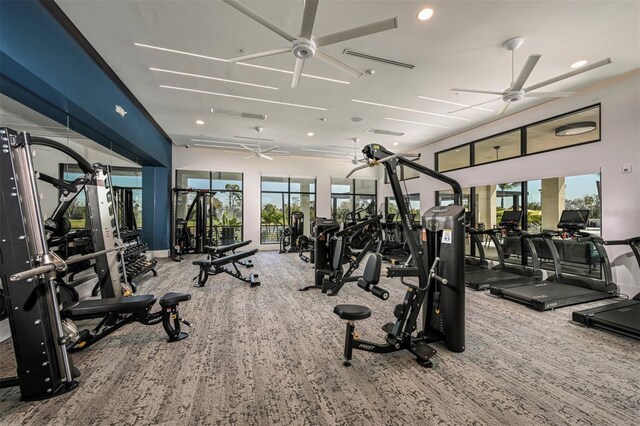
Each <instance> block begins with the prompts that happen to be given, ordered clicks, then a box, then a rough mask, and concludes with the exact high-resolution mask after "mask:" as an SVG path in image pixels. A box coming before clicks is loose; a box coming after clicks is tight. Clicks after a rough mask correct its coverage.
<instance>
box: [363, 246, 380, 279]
mask: <svg viewBox="0 0 640 426" xmlns="http://www.w3.org/2000/svg"><path fill="white" fill-rule="evenodd" d="M381 267H382V255H381V254H380V253H373V254H371V255H369V258H368V259H367V264H366V265H365V266H364V273H363V274H362V279H364V280H365V281H366V282H367V283H368V284H371V285H376V284H378V282H380V269H381Z"/></svg>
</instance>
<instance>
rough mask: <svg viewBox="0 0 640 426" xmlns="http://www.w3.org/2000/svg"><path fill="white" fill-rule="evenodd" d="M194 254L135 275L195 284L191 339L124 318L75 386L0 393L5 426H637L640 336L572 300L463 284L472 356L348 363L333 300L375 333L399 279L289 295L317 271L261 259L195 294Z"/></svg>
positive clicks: (368, 357) (366, 358) (6, 369)
mask: <svg viewBox="0 0 640 426" xmlns="http://www.w3.org/2000/svg"><path fill="white" fill-rule="evenodd" d="M190 260H191V258H190V259H188V261H183V262H182V263H174V262H170V261H162V262H160V265H159V270H158V272H159V274H160V275H159V276H158V277H157V278H148V279H146V280H145V281H144V282H143V283H142V284H141V292H143V293H154V294H156V295H158V296H160V295H161V294H163V293H164V292H168V291H171V290H175V291H188V292H191V293H192V295H193V298H192V300H191V301H189V302H187V303H184V304H182V305H181V306H180V308H181V312H182V316H183V317H184V318H186V319H189V320H191V321H192V322H193V327H192V328H191V329H190V330H188V331H189V332H190V336H189V338H187V339H186V340H183V341H180V342H177V343H166V342H165V340H164V339H165V335H164V332H163V331H162V327H161V326H144V325H140V324H133V325H130V326H127V327H125V328H123V329H121V330H119V331H118V332H116V333H115V334H114V335H112V336H110V337H108V338H107V339H105V340H103V341H102V342H100V343H98V344H96V345H94V346H92V347H90V348H88V349H87V350H86V351H83V352H80V353H78V354H74V355H73V357H74V360H75V363H76V365H77V367H79V368H80V370H81V371H82V377H80V379H79V381H80V387H79V388H78V389H76V390H74V391H73V392H70V393H68V394H65V395H62V396H59V397H57V398H54V399H50V400H46V401H40V402H31V403H26V402H21V401H19V393H18V391H17V390H16V389H4V390H0V424H2V425H20V424H22V425H134V424H135V425H209V424H216V425H218V424H219V425H236V424H238V425H271V424H273V425H364V424H368V425H418V424H420V425H435V424H438V425H463V424H464V425H499V424H500V425H502V424H504V425H532V424H558V425H560V424H571V425H618V426H619V425H638V424H640V373H639V371H640V351H639V350H638V348H639V347H640V345H639V344H638V342H637V341H634V340H632V339H628V338H624V337H620V336H617V335H613V334H609V333H606V332H603V331H598V330H593V329H587V328H583V327H579V326H576V325H575V324H572V323H570V317H571V311H572V310H574V308H571V307H569V308H563V309H559V310H556V311H554V312H545V313H540V312H535V311H533V310H530V309H528V308H526V307H524V306H520V305H518V304H515V303H512V302H508V301H505V300H501V299H496V298H493V297H491V296H489V295H488V294H486V293H484V292H474V291H468V292H467V323H466V327H467V345H466V346H467V350H466V352H464V353H461V354H454V353H451V352H448V351H447V350H446V349H445V348H444V347H443V346H442V345H439V344H435V345H434V347H435V348H436V349H437V350H438V354H437V355H436V356H435V357H434V358H433V362H434V367H433V368H432V369H425V368H423V367H420V366H419V365H418V364H417V363H416V362H415V360H414V357H413V356H411V354H409V353H408V352H405V351H402V352H397V353H392V354H386V355H379V354H371V353H365V352H360V351H356V352H354V361H353V366H352V367H349V368H346V367H343V366H342V348H343V346H342V345H343V339H344V323H343V321H341V320H340V319H339V318H338V317H337V316H335V315H334V314H333V312H332V310H333V306H334V305H336V304H339V303H358V304H364V305H367V306H369V307H370V308H371V309H372V310H373V315H372V317H371V318H369V319H367V320H365V321H360V322H359V323H358V329H359V330H360V331H361V332H362V334H363V337H364V338H366V339H368V340H377V341H382V338H383V336H384V333H383V332H382V330H381V329H380V327H381V326H382V325H383V324H384V323H386V322H389V321H391V320H392V319H393V318H392V309H393V306H394V304H395V303H398V302H399V301H400V300H401V299H402V297H403V294H404V286H402V284H401V283H400V282H399V281H398V280H395V279H393V280H392V279H386V278H383V279H382V281H381V284H380V286H381V287H384V288H386V289H388V290H389V291H390V293H391V298H390V300H388V301H382V300H379V299H377V298H375V297H372V296H371V295H370V294H367V293H365V292H363V291H362V290H360V289H359V288H358V287H357V286H355V285H354V284H348V285H346V286H345V288H343V290H342V291H341V293H340V294H339V295H338V296H337V297H328V296H325V295H322V294H320V293H318V292H315V291H309V292H298V291H297V289H298V288H299V287H301V286H303V285H306V284H310V283H311V282H312V279H313V271H312V268H311V266H309V265H307V264H304V263H302V262H301V261H300V260H299V259H298V257H297V255H295V254H289V255H280V254H277V253H276V252H261V253H258V255H256V256H255V263H256V265H257V266H256V267H255V268H254V269H255V272H256V273H259V274H260V280H261V281H262V285H261V286H260V287H256V288H250V287H249V286H248V285H247V284H243V283H241V282H240V281H237V280H235V279H233V278H232V277H230V276H227V275H222V276H217V277H211V278H210V279H209V282H208V284H207V287H205V288H193V287H192V284H193V282H192V280H191V279H192V277H193V276H194V275H195V272H196V271H195V268H196V267H194V266H192V265H191V262H190ZM600 303H602V302H600ZM590 306H594V304H588V305H583V306H581V307H590ZM0 360H1V361H0V375H2V376H6V375H9V374H11V373H12V370H13V369H14V368H15V366H13V364H12V363H13V361H12V351H11V345H10V342H4V343H2V344H0Z"/></svg>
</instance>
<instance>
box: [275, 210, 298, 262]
mask: <svg viewBox="0 0 640 426" xmlns="http://www.w3.org/2000/svg"><path fill="white" fill-rule="evenodd" d="M289 223H290V225H289V226H287V227H285V228H284V230H283V231H282V235H281V236H280V253H298V252H301V250H302V246H301V242H300V237H301V236H303V234H304V213H302V212H293V213H291V219H290V221H289Z"/></svg>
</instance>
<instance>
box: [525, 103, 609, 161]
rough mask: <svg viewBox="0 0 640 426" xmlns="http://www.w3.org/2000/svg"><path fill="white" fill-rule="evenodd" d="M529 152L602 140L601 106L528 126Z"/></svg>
mask: <svg viewBox="0 0 640 426" xmlns="http://www.w3.org/2000/svg"><path fill="white" fill-rule="evenodd" d="M526 134H527V139H526V140H527V154H535V153H538V152H543V151H551V150H554V149H560V148H566V147H569V146H573V145H580V144H583V143H589V142H595V141H599V140H600V106H599V105H596V106H593V107H589V108H587V109H584V110H580V111H577V112H573V113H570V114H567V115H564V116H562V117H558V118H552V119H550V120H546V121H543V122H541V123H537V124H533V125H530V126H527V127H526Z"/></svg>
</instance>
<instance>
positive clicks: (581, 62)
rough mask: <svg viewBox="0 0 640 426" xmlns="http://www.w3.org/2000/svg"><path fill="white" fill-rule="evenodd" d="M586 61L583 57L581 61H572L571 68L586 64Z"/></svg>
mask: <svg viewBox="0 0 640 426" xmlns="http://www.w3.org/2000/svg"><path fill="white" fill-rule="evenodd" d="M587 62H588V61H585V60H584V59H583V60H581V61H578V62H574V63H572V64H571V68H580V67H583V66H585V65H587Z"/></svg>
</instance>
